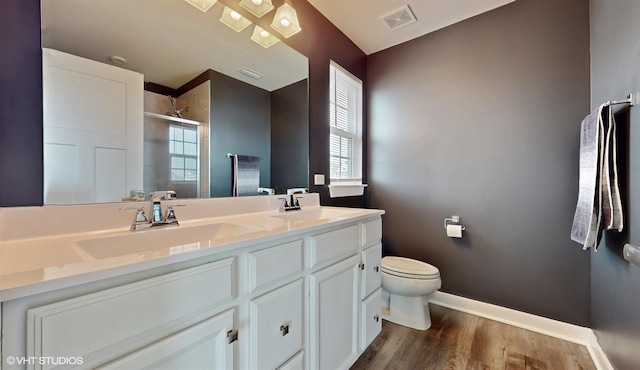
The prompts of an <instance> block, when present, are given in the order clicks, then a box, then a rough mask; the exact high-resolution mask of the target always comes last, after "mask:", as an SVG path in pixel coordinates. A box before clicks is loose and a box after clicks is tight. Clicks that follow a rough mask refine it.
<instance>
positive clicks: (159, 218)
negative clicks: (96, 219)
mask: <svg viewBox="0 0 640 370" xmlns="http://www.w3.org/2000/svg"><path fill="white" fill-rule="evenodd" d="M182 205H183V204H178V205H174V206H182ZM174 206H171V205H169V206H167V210H166V212H165V214H164V215H163V214H162V204H161V203H160V200H159V199H158V198H155V199H154V200H153V203H152V204H151V220H149V219H147V215H146V214H145V212H144V207H140V208H138V209H137V211H136V216H135V217H134V219H133V223H131V228H129V230H131V231H138V230H147V229H150V228H154V227H165V226H178V225H179V223H178V218H177V217H176V213H175V211H174V210H173V207H174ZM121 209H131V208H121Z"/></svg>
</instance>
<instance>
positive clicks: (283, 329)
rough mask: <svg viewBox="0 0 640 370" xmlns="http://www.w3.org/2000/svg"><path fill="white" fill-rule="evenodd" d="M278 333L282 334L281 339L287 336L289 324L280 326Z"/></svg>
mask: <svg viewBox="0 0 640 370" xmlns="http://www.w3.org/2000/svg"><path fill="white" fill-rule="evenodd" d="M280 332H281V333H282V336H283V337H284V336H285V335H287V334H289V323H286V324H284V325H280Z"/></svg>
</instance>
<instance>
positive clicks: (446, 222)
mask: <svg viewBox="0 0 640 370" xmlns="http://www.w3.org/2000/svg"><path fill="white" fill-rule="evenodd" d="M449 222H451V223H455V224H457V223H460V216H455V215H454V216H451V217H448V218H445V219H444V228H445V229H446V228H447V225H449ZM464 229H465V227H464V226H462V230H464Z"/></svg>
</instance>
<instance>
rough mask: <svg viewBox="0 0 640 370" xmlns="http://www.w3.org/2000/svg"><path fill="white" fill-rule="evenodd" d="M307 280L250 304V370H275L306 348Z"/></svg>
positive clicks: (282, 288) (280, 289) (294, 283)
mask: <svg viewBox="0 0 640 370" xmlns="http://www.w3.org/2000/svg"><path fill="white" fill-rule="evenodd" d="M303 283H304V280H303V279H298V280H296V281H294V282H292V283H290V284H287V285H285V286H283V287H280V288H278V289H276V290H274V291H272V292H269V293H267V294H264V295H262V296H260V297H258V298H256V299H254V300H252V301H251V304H250V317H249V323H250V324H249V325H250V333H251V334H250V338H251V368H252V369H263V370H267V369H275V368H276V367H278V366H279V365H281V364H282V363H284V362H285V361H286V360H287V359H288V358H290V357H291V356H293V355H294V354H295V353H296V352H298V351H299V350H300V348H302V345H303V338H304V337H303V334H304V331H303V297H304V284H303Z"/></svg>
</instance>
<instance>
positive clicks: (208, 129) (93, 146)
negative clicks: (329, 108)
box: [42, 0, 309, 204]
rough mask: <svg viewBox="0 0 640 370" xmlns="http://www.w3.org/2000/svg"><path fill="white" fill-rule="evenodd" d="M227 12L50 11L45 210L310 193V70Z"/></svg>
mask: <svg viewBox="0 0 640 370" xmlns="http://www.w3.org/2000/svg"><path fill="white" fill-rule="evenodd" d="M224 11H225V6H224V5H223V4H221V3H220V2H218V3H216V4H214V5H213V6H212V7H211V8H210V9H208V10H207V11H206V12H203V11H201V10H200V9H198V8H196V7H194V6H192V5H191V4H189V3H188V2H186V1H183V0H91V1H86V0H42V47H43V58H44V60H43V86H44V95H43V106H44V143H43V145H44V167H45V170H44V175H45V176H44V177H45V184H44V192H45V194H44V199H45V204H79V203H95V202H116V201H123V200H131V201H135V200H140V199H142V194H144V198H145V199H149V196H150V194H151V193H152V192H154V191H158V192H160V193H158V194H162V192H166V191H170V192H169V195H167V196H171V192H173V193H175V195H176V196H177V197H178V198H193V197H223V196H232V195H235V194H234V193H238V194H239V195H243V194H244V195H258V194H259V192H258V190H256V192H255V193H254V192H253V190H250V191H249V192H247V191H246V189H244V191H240V192H239V191H238V184H240V185H242V183H243V181H246V179H247V178H249V180H250V181H249V184H250V186H249V188H250V189H253V188H252V187H251V186H253V183H254V181H257V184H258V187H259V188H260V191H261V192H263V193H269V192H270V191H273V192H275V193H277V194H279V193H284V192H285V191H286V189H290V188H306V187H308V179H309V174H308V162H309V136H308V135H309V134H308V133H309V129H308V123H309V115H308V82H307V80H308V61H307V58H306V57H305V56H303V55H301V54H299V53H298V52H296V51H295V50H293V49H291V48H289V47H288V46H287V45H286V44H284V43H283V42H277V43H275V44H274V45H272V46H270V47H269V48H264V47H263V46H261V45H259V44H258V43H256V42H254V41H253V40H252V39H251V37H252V34H253V32H254V27H255V26H254V25H253V24H250V25H249V26H247V27H246V28H245V29H243V30H241V31H239V32H238V31H235V30H233V29H231V28H229V27H228V26H227V25H225V24H223V23H222V22H220V18H221V17H222V15H223V12H224ZM266 16H273V14H267V15H266ZM256 177H257V179H256ZM234 184H235V186H234Z"/></svg>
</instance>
